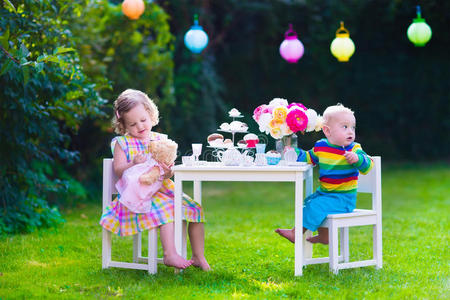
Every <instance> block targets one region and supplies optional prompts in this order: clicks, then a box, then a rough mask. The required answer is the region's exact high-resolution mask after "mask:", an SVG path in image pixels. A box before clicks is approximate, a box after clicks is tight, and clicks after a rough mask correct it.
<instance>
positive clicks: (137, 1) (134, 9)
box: [122, 0, 145, 20]
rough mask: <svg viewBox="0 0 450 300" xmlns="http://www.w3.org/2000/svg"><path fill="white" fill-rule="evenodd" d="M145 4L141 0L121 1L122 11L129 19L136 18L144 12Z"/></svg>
mask: <svg viewBox="0 0 450 300" xmlns="http://www.w3.org/2000/svg"><path fill="white" fill-rule="evenodd" d="M144 10H145V4H144V1H142V0H125V1H123V3H122V12H123V14H124V15H125V16H127V17H128V18H130V19H131V20H137V19H139V17H140V16H141V15H142V14H143V13H144Z"/></svg>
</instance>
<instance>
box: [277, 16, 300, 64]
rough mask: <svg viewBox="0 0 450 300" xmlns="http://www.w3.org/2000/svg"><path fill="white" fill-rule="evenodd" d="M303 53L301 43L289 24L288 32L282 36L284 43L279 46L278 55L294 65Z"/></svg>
mask: <svg viewBox="0 0 450 300" xmlns="http://www.w3.org/2000/svg"><path fill="white" fill-rule="evenodd" d="M304 51H305V48H304V47H303V44H302V42H300V40H299V39H298V38H297V33H296V32H295V31H294V30H293V29H292V24H289V30H288V31H286V33H285V34H284V41H283V42H282V43H281V45H280V54H281V57H283V58H284V59H285V60H286V61H287V62H288V63H296V62H297V61H298V60H299V59H300V58H301V57H302V56H303V53H304Z"/></svg>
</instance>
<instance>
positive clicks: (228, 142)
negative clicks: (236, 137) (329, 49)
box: [223, 139, 233, 148]
mask: <svg viewBox="0 0 450 300" xmlns="http://www.w3.org/2000/svg"><path fill="white" fill-rule="evenodd" d="M223 146H224V147H225V148H232V147H233V141H232V140H231V139H225V140H224V141H223Z"/></svg>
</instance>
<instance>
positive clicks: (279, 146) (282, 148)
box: [275, 133, 298, 159]
mask: <svg viewBox="0 0 450 300" xmlns="http://www.w3.org/2000/svg"><path fill="white" fill-rule="evenodd" d="M275 148H276V150H277V152H279V153H281V159H284V153H285V152H286V151H287V150H289V149H294V150H296V151H297V148H298V138H297V135H296V134H295V133H293V134H291V135H286V136H283V137H282V138H281V139H278V140H276V142H275Z"/></svg>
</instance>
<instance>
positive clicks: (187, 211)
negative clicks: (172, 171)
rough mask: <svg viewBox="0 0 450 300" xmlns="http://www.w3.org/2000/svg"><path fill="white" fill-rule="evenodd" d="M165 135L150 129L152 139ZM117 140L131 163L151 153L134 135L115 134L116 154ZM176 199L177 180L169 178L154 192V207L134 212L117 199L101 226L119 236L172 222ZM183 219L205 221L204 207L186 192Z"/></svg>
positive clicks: (112, 147) (103, 217)
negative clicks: (135, 157) (138, 155)
mask: <svg viewBox="0 0 450 300" xmlns="http://www.w3.org/2000/svg"><path fill="white" fill-rule="evenodd" d="M163 138H167V136H166V135H163V134H159V133H156V132H151V135H150V139H151V140H158V139H163ZM116 143H117V144H118V145H119V146H120V147H121V148H122V150H123V151H124V152H125V154H126V157H127V160H128V162H130V161H132V160H133V158H134V156H136V155H137V154H139V153H142V152H144V153H145V154H148V147H147V145H146V144H145V143H144V142H142V141H141V140H139V139H136V138H133V137H131V136H128V135H125V136H118V137H115V138H114V139H113V140H112V141H111V150H112V151H113V153H114V147H115V145H116ZM118 197H120V195H118ZM173 201H174V183H173V181H172V180H170V179H165V180H164V181H163V186H162V187H161V189H160V190H159V191H158V192H156V194H154V195H153V198H152V208H151V211H150V212H149V213H133V212H132V211H130V210H129V209H128V208H127V207H126V206H125V205H123V204H122V203H120V202H119V201H118V198H116V199H114V200H113V201H112V203H111V204H110V205H109V206H107V207H106V209H105V211H104V212H103V215H102V217H101V219H100V225H102V226H103V227H104V228H105V229H107V230H109V231H111V232H113V233H115V234H117V235H119V236H126V235H134V234H136V233H138V232H141V231H143V230H145V229H150V228H154V227H157V226H160V225H163V224H166V223H170V222H173V218H174V211H173V208H174V207H173V205H174V204H173ZM183 218H184V220H186V221H188V222H204V216H203V208H202V207H201V206H200V204H198V203H197V202H195V201H194V200H192V199H191V198H190V197H189V196H187V195H186V194H184V195H183Z"/></svg>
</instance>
